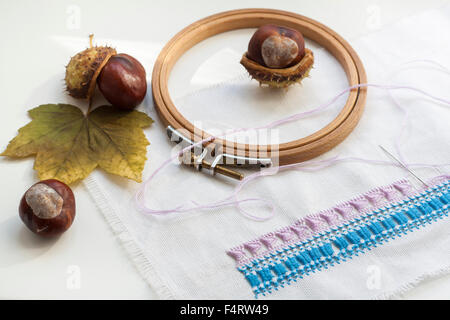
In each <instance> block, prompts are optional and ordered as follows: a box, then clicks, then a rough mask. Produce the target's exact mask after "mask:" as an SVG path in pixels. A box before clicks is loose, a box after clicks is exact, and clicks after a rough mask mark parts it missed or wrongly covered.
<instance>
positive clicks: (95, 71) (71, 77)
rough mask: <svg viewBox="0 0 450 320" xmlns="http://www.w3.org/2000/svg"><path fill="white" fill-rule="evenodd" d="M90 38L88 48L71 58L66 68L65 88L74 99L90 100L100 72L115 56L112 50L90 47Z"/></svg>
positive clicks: (114, 51)
mask: <svg viewBox="0 0 450 320" xmlns="http://www.w3.org/2000/svg"><path fill="white" fill-rule="evenodd" d="M92 37H93V36H92V35H90V36H89V38H90V47H89V48H87V49H86V50H84V51H81V52H79V53H77V54H76V55H75V56H73V57H72V58H71V59H70V61H69V64H68V65H67V66H66V78H65V80H66V88H67V92H68V93H69V95H71V96H72V97H74V98H78V99H88V100H90V99H91V97H92V95H93V94H94V90H95V85H96V80H97V77H98V75H99V74H100V71H102V69H103V67H104V66H105V65H106V63H107V62H108V60H109V58H111V57H112V56H113V55H115V54H117V52H116V50H115V49H114V48H110V47H97V46H95V47H94V46H92Z"/></svg>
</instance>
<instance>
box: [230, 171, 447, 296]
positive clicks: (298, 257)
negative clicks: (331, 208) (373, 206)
mask: <svg viewBox="0 0 450 320" xmlns="http://www.w3.org/2000/svg"><path fill="white" fill-rule="evenodd" d="M449 191H450V180H449V181H447V182H444V183H442V184H441V185H439V186H435V187H432V188H429V189H427V190H426V191H424V192H422V193H421V194H418V195H416V196H412V197H408V198H407V199H405V200H403V201H400V202H396V203H393V204H389V205H387V206H385V207H383V208H381V209H378V210H374V211H372V212H371V213H369V214H367V215H365V216H364V217H360V218H356V219H354V220H352V221H349V222H348V223H345V224H344V225H342V226H339V227H336V228H331V229H329V230H327V231H325V232H322V233H320V234H319V235H317V236H315V237H314V238H312V239H310V240H308V241H303V242H299V243H295V244H292V245H288V246H287V247H285V248H283V249H280V250H276V251H274V252H271V253H270V254H268V255H266V256H264V257H262V258H257V259H254V260H252V261H251V262H249V263H247V264H246V265H244V266H240V267H238V270H239V271H240V272H241V273H243V275H244V276H245V278H246V279H247V280H248V282H249V283H250V286H251V287H252V290H253V292H254V294H255V297H256V298H257V297H258V295H260V294H262V295H266V294H267V293H271V292H272V291H273V290H278V289H279V288H280V287H284V286H285V285H289V284H290V283H291V282H296V281H297V280H298V279H301V278H303V277H304V276H308V275H309V274H311V273H314V272H317V271H321V270H323V269H328V268H329V267H332V266H334V265H335V264H339V263H341V262H343V261H346V260H347V259H352V258H353V257H354V256H358V255H359V254H362V253H364V252H367V251H368V250H371V249H372V248H374V247H377V246H379V245H381V244H383V243H386V242H388V241H390V240H393V239H395V238H398V237H401V236H402V235H405V234H407V233H409V232H411V231H414V230H417V229H419V228H421V227H423V226H425V225H427V224H431V223H432V222H435V221H438V220H439V219H443V218H444V217H448V214H449V207H450V193H449Z"/></svg>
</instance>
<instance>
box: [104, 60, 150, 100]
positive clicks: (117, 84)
mask: <svg viewBox="0 0 450 320" xmlns="http://www.w3.org/2000/svg"><path fill="white" fill-rule="evenodd" d="M97 84H98V87H99V89H100V91H101V92H102V94H103V96H104V97H105V98H106V100H108V101H109V102H110V103H111V104H112V105H113V106H116V107H119V108H122V109H133V108H135V107H136V106H137V105H139V104H140V103H141V102H142V100H144V98H145V94H146V93H147V80H146V74H145V69H144V67H143V66H142V64H141V63H140V62H139V61H138V60H136V59H135V58H133V57H132V56H129V55H127V54H124V53H120V54H117V55H114V56H112V57H111V58H109V60H108V62H107V63H106V65H105V66H104V67H103V69H102V71H101V72H100V75H99V76H98V78H97Z"/></svg>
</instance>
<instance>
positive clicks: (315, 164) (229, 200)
mask: <svg viewBox="0 0 450 320" xmlns="http://www.w3.org/2000/svg"><path fill="white" fill-rule="evenodd" d="M417 61H419V62H427V63H433V64H435V65H437V66H439V67H440V68H441V69H443V71H444V72H446V73H448V74H450V72H449V71H448V70H447V69H446V68H445V67H443V66H442V65H440V64H438V63H436V62H433V61H430V60H417ZM368 87H373V88H378V89H385V90H387V91H388V92H389V94H390V95H391V98H392V99H393V101H394V103H395V105H396V106H397V107H399V108H400V109H401V110H402V111H403V113H404V117H403V121H402V126H401V131H400V134H399V136H398V137H397V138H395V139H394V144H395V146H396V149H397V153H398V154H399V157H400V158H401V159H402V160H403V162H404V163H405V164H406V165H407V166H408V167H430V168H438V167H441V166H444V165H449V164H447V163H446V164H434V165H433V164H424V163H409V164H408V163H407V162H406V161H404V158H403V156H402V154H401V152H400V148H399V142H398V141H399V139H400V138H401V137H402V135H403V131H404V129H405V127H406V124H407V123H408V119H409V114H408V112H407V111H406V110H405V109H404V108H403V107H402V106H401V105H400V104H399V103H398V102H397V101H396V100H395V98H394V97H393V96H392V94H391V90H401V89H404V90H410V91H413V92H416V93H420V94H422V95H424V96H426V97H428V98H430V99H432V100H435V101H438V102H441V103H444V104H446V105H450V100H447V99H444V98H439V97H436V96H434V95H432V94H429V93H427V92H425V91H423V90H421V89H419V88H415V87H412V86H406V85H381V84H370V83H364V84H359V85H354V86H350V87H348V88H346V89H345V90H343V91H341V92H340V93H339V94H338V95H336V96H335V97H334V98H332V99H331V100H330V101H329V102H327V103H324V104H322V105H320V106H319V107H317V108H315V109H313V110H310V111H306V112H300V113H297V114H294V115H291V116H288V117H285V118H282V119H280V120H277V121H274V122H271V123H269V124H268V125H264V126H260V127H255V128H238V129H234V130H231V132H227V133H225V134H223V135H218V136H209V137H207V138H205V139H203V140H201V141H199V142H196V143H194V144H193V145H190V146H187V147H185V148H184V149H182V150H181V151H180V152H179V153H177V154H176V155H174V156H173V157H171V158H169V159H167V160H166V161H164V162H163V163H162V164H161V165H160V166H159V167H158V168H157V169H156V170H155V171H154V172H153V173H152V174H151V175H150V177H149V178H148V179H147V180H146V181H145V182H144V183H142V184H141V186H140V188H139V189H138V191H137V192H136V195H135V202H136V205H137V207H138V209H139V210H140V211H142V212H144V213H148V214H153V215H166V214H170V213H184V212H190V211H193V210H204V209H214V208H220V207H224V206H235V207H236V208H237V209H238V210H239V212H240V213H241V214H243V215H244V216H246V217H247V218H249V219H252V220H255V221H265V220H268V219H270V218H272V217H273V216H274V214H275V206H274V204H273V203H272V202H271V201H269V200H268V199H264V198H258V197H257V198H246V199H238V198H237V195H238V193H239V192H240V190H242V188H243V187H244V185H246V184H247V183H248V182H250V181H252V180H254V179H256V178H259V177H263V176H265V175H268V174H266V173H265V171H264V170H261V171H259V172H256V173H253V174H251V175H249V176H247V177H246V178H244V179H243V180H242V181H241V182H240V183H239V184H238V185H237V186H236V188H235V190H234V192H233V193H232V194H231V195H230V196H228V197H226V198H224V199H222V200H219V201H216V202H212V203H209V204H197V203H195V202H193V204H194V205H193V206H190V207H186V205H185V204H183V205H179V206H177V207H175V208H172V209H166V210H160V209H158V210H155V209H151V208H148V207H147V206H146V205H145V200H144V197H145V194H147V191H148V188H149V184H150V182H151V181H152V180H153V178H154V177H155V176H156V175H157V174H158V173H159V172H160V171H162V170H163V169H164V168H165V167H166V166H167V165H169V164H170V163H171V162H173V160H175V159H176V158H177V157H178V156H180V155H182V154H183V153H184V152H187V151H189V150H191V149H193V148H195V147H197V146H199V145H202V144H204V143H206V142H210V141H213V140H214V139H216V138H220V137H223V136H225V135H227V136H229V135H234V134H237V133H241V132H245V131H248V130H260V129H270V128H273V127H276V126H279V125H282V124H285V123H288V122H292V121H296V120H299V119H303V118H305V117H308V116H310V115H313V114H316V113H319V112H321V111H323V110H325V109H327V108H328V107H330V106H331V105H332V104H333V103H334V102H335V101H337V100H338V99H339V98H340V97H342V96H343V95H344V94H346V93H347V92H350V91H352V90H355V89H361V88H368ZM348 161H354V162H363V163H368V164H374V165H394V166H398V165H397V164H395V163H393V162H391V161H383V160H373V159H364V158H359V157H343V158H339V157H334V158H331V159H325V160H315V161H307V162H303V163H295V164H290V165H284V166H279V167H277V168H276V169H277V171H278V172H280V171H285V170H290V169H295V170H298V171H316V170H321V169H323V168H326V167H329V166H331V165H334V164H337V163H340V162H348ZM386 196H387V197H389V194H386ZM246 202H261V203H263V204H266V205H267V206H268V207H269V208H270V213H269V215H268V216H266V217H259V216H255V215H253V214H251V213H249V212H247V211H246V210H244V209H243V208H242V207H241V204H243V203H246Z"/></svg>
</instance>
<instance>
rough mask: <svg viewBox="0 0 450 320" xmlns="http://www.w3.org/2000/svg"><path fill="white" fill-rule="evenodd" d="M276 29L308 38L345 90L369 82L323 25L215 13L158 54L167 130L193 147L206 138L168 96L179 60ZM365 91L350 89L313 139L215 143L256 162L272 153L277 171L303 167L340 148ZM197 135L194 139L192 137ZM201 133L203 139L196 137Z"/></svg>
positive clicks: (155, 85) (271, 13) (297, 18)
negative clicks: (332, 61) (225, 36)
mask: <svg viewBox="0 0 450 320" xmlns="http://www.w3.org/2000/svg"><path fill="white" fill-rule="evenodd" d="M269 23H272V24H278V25H283V26H287V27H291V28H294V29H297V30H299V31H300V32H302V33H303V35H304V36H305V37H306V38H309V39H311V40H314V41H316V42H317V43H319V44H320V45H322V46H323V47H324V48H326V49H327V50H328V51H329V52H330V53H331V54H332V55H333V56H334V57H335V58H336V59H337V60H338V61H339V63H340V64H341V65H342V67H343V68H344V71H345V73H346V75H347V79H348V82H349V86H353V85H358V84H362V83H366V82H367V77H366V72H365V70H364V67H363V64H362V62H361V60H360V59H359V57H358V55H357V54H356V52H355V51H354V50H353V48H352V47H351V46H350V45H349V44H348V43H347V42H346V41H345V40H344V39H343V38H342V37H341V36H339V35H338V34H337V33H336V32H334V31H333V30H331V29H330V28H328V27H326V26H324V25H323V24H321V23H319V22H317V21H315V20H312V19H310V18H307V17H304V16H302V15H299V14H296V13H292V12H287V11H280V10H273V9H242V10H232V11H226V12H222V13H218V14H215V15H212V16H209V17H206V18H204V19H201V20H199V21H197V22H194V23H192V24H191V25H189V26H187V27H186V28H184V29H183V30H181V31H180V32H179V33H178V34H176V35H175V36H174V37H173V38H172V39H171V40H170V41H169V42H168V43H167V44H166V45H165V47H164V48H163V49H162V51H161V53H160V54H159V56H158V58H157V60H156V62H155V65H154V68H153V74H152V92H153V100H154V102H155V106H156V109H157V111H158V114H159V116H160V118H161V120H162V121H163V123H164V125H165V126H168V125H170V126H172V127H173V128H175V129H177V130H178V129H184V131H186V130H187V132H189V133H190V135H191V136H190V138H191V139H192V140H195V141H199V140H201V139H204V138H206V137H208V136H210V134H208V133H207V132H205V131H201V130H200V129H197V128H195V127H194V126H193V124H192V123H190V122H189V121H188V120H187V119H186V118H184V117H183V115H182V114H181V113H180V112H179V111H178V110H177V108H176V107H175V105H174V103H173V102H172V99H171V98H170V95H169V90H168V85H167V84H168V80H169V76H170V72H171V70H172V68H173V66H174V65H175V63H176V62H177V60H178V59H179V58H180V57H181V56H182V55H183V54H184V53H185V52H186V51H187V50H189V49H190V48H191V47H193V46H194V45H195V44H197V43H199V42H201V41H203V40H205V39H207V38H209V37H211V36H214V35H216V34H219V33H222V32H226V31H231V30H235V29H242V28H257V27H259V26H261V25H264V24H269ZM366 96H367V88H358V89H353V90H351V91H350V92H349V96H348V99H347V102H346V104H345V106H344V107H343V108H342V110H341V112H340V113H339V114H338V115H337V117H336V118H335V119H334V120H333V121H331V122H330V123H329V124H327V125H326V126H325V127H323V128H322V129H320V130H318V131H316V132H314V133H313V134H311V135H309V136H307V137H304V138H301V139H297V140H294V141H290V142H287V143H282V144H280V145H250V144H239V143H234V142H230V141H226V140H222V139H216V140H214V144H218V145H220V146H222V147H224V148H226V150H227V153H230V150H231V151H233V150H234V152H232V153H234V154H236V155H244V154H245V155H246V156H251V157H258V156H259V153H260V151H261V154H262V153H264V155H263V157H267V153H268V152H269V153H270V152H271V151H272V150H276V151H277V152H278V154H277V155H278V156H279V159H278V163H279V164H280V165H284V164H290V163H297V162H302V161H305V160H309V159H312V158H314V157H317V156H319V155H320V154H322V153H324V152H326V151H328V150H330V149H332V148H333V147H335V146H336V145H337V144H339V143H340V142H342V141H343V140H344V139H345V138H346V137H347V136H348V135H349V134H350V132H351V131H352V130H353V129H354V128H355V126H356V125H357V123H358V121H359V119H360V118H361V115H362V112H363V109H364V105H365V101H366ZM194 132H195V134H194ZM199 133H201V135H198V134H199Z"/></svg>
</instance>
